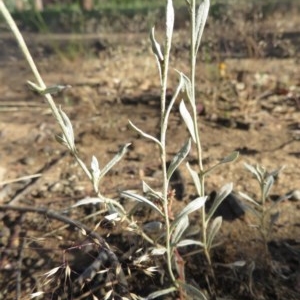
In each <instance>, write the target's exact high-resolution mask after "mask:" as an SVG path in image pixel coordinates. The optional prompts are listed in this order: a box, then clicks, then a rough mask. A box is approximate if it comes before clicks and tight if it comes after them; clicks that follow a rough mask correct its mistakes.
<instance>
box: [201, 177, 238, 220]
mask: <svg viewBox="0 0 300 300" xmlns="http://www.w3.org/2000/svg"><path fill="white" fill-rule="evenodd" d="M232 187H233V185H232V183H228V184H225V185H224V186H223V187H222V188H221V190H220V192H219V193H218V194H217V196H216V198H215V200H214V203H213V205H212V206H211V208H210V210H209V212H208V214H207V217H206V222H207V223H208V222H209V220H210V219H211V217H212V216H213V214H214V213H215V211H216V210H217V208H218V207H219V205H220V204H221V203H222V201H223V200H224V199H225V198H226V197H227V196H228V195H229V194H230V193H231V192H232Z"/></svg>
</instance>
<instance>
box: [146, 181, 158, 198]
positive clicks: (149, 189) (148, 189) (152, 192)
mask: <svg viewBox="0 0 300 300" xmlns="http://www.w3.org/2000/svg"><path fill="white" fill-rule="evenodd" d="M142 185H143V192H144V193H145V194H146V195H150V196H152V197H154V198H156V199H160V200H161V199H162V197H161V193H159V192H156V191H154V190H153V189H152V188H151V187H150V186H149V185H148V184H147V183H146V182H145V181H142Z"/></svg>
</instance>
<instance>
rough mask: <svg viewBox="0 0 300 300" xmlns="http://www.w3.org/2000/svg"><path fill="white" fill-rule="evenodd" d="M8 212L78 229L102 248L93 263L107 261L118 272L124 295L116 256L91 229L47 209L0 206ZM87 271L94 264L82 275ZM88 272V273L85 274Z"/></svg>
mask: <svg viewBox="0 0 300 300" xmlns="http://www.w3.org/2000/svg"><path fill="white" fill-rule="evenodd" d="M9 210H13V211H18V212H20V213H30V212H32V213H37V214H41V215H45V216H47V217H48V218H50V219H55V220H58V221H60V222H63V223H65V224H68V225H70V226H74V227H76V228H78V229H79V230H80V231H81V232H82V233H83V234H84V235H86V236H87V237H89V238H90V239H91V240H92V241H93V242H95V243H96V244H97V245H99V246H100V247H101V248H102V251H100V254H99V256H98V257H97V258H96V260H95V261H97V260H98V259H99V258H101V260H102V261H101V264H103V263H104V262H103V259H106V260H107V261H109V262H110V264H111V265H112V269H113V270H118V271H119V272H118V273H117V274H116V276H117V279H118V285H119V286H121V287H122V293H123V292H124V293H126V292H127V291H128V290H127V280H126V277H125V274H124V273H123V270H122V268H120V262H119V260H118V258H117V256H116V255H115V253H114V252H113V251H112V250H111V249H110V248H109V245H108V244H107V243H106V241H105V240H104V239H103V237H101V236H100V235H99V234H97V233H96V232H94V231H92V230H91V229H89V228H88V227H87V226H85V225H84V224H82V223H80V222H78V221H74V220H72V219H70V218H68V217H66V216H63V215H61V214H59V213H57V212H54V211H52V210H49V209H47V208H34V207H21V206H12V205H0V211H5V212H6V211H9ZM88 269H89V270H94V263H93V264H92V265H91V266H89V267H88V268H87V269H86V270H85V272H84V273H90V272H89V271H88ZM87 271H88V272H87ZM85 279H88V278H84V277H82V275H81V276H80V277H79V281H80V282H83V281H85Z"/></svg>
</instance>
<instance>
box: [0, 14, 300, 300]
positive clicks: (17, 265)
mask: <svg viewBox="0 0 300 300" xmlns="http://www.w3.org/2000/svg"><path fill="white" fill-rule="evenodd" d="M295 22H297V18H295ZM263 24H264V26H265V27H264V28H267V29H268V28H269V27H268V26H269V25H268V24H269V23H268V21H266V22H265V23H263ZM212 26H213V24H210V27H209V30H212ZM218 28H219V29H216V31H217V30H221V29H220V27H218ZM295 28H296V27H295ZM224 30H225V31H226V30H228V28H226V27H224ZM274 30H275V29H274ZM287 31H288V29H287ZM288 32H290V31H288ZM161 34H162V33H161V32H159V33H158V35H161ZM186 35H187V34H186V32H185V31H184V30H178V31H176V32H175V34H174V50H173V53H172V58H171V70H170V83H169V87H170V88H169V90H168V95H172V94H173V92H174V91H175V89H176V83H177V80H178V75H177V73H176V72H175V71H174V68H176V69H177V70H180V71H182V72H184V73H186V74H188V45H187V43H186V40H187V36H186ZM216 35H217V34H216ZM208 36H209V33H208ZM25 37H26V38H27V41H28V44H29V46H30V48H32V51H33V53H34V56H35V58H36V62H37V64H38V67H39V69H40V71H41V73H42V75H43V78H44V80H45V82H46V83H47V84H48V85H52V84H56V83H59V84H69V85H71V86H72V88H71V89H68V90H66V91H65V92H64V93H62V94H59V95H57V96H55V100H56V101H57V104H59V105H61V106H62V107H63V109H64V110H65V112H66V113H67V114H68V116H69V117H70V119H71V120H72V124H73V127H74V131H75V136H76V145H77V148H78V152H79V153H80V156H81V158H82V159H83V161H85V162H86V164H87V165H90V162H91V158H92V155H95V156H97V158H98V159H99V161H100V164H101V166H103V165H104V164H105V163H107V162H108V161H109V160H110V159H111V158H112V157H113V156H114V155H115V153H116V152H117V151H118V150H119V148H120V147H121V146H122V145H124V144H126V143H131V147H130V151H129V152H128V154H126V156H125V158H124V159H123V160H122V161H121V162H120V163H118V164H117V166H115V167H114V168H113V171H111V172H110V173H109V174H108V175H107V176H106V177H105V178H104V180H103V182H102V185H101V192H102V193H103V194H104V195H105V196H107V197H112V198H114V199H117V200H118V201H125V200H124V199H120V196H119V192H120V191H122V190H128V189H130V190H136V191H137V192H141V190H142V187H141V181H142V180H144V181H146V182H147V183H148V184H149V185H151V186H152V187H153V188H155V189H159V187H160V185H161V181H160V172H159V170H160V161H159V155H158V149H156V147H155V146H154V145H153V144H152V143H151V142H149V141H145V140H144V139H143V138H141V137H140V136H139V135H138V134H137V133H136V132H134V131H133V130H132V129H131V128H130V127H129V126H128V120H131V121H132V122H133V123H134V124H135V125H137V126H138V127H140V128H141V129H143V130H144V131H146V132H148V133H150V134H153V135H157V134H158V133H159V113H160V109H159V79H158V75H157V70H156V64H155V60H154V58H153V56H152V54H151V51H150V47H149V43H148V37H147V35H146V34H143V33H130V34H121V33H111V34H109V35H105V34H102V35H100V36H97V35H96V36H93V37H91V38H90V39H89V41H86V40H81V45H83V49H84V51H83V52H88V55H86V53H82V52H79V55H78V56H77V57H76V58H75V59H72V60H70V59H69V58H68V54H64V55H65V59H62V58H61V57H60V58H58V56H60V54H61V53H60V52H59V53H58V52H55V50H54V53H55V54H56V55H53V54H51V53H50V54H49V53H48V52H47V51H48V50H47V49H53V48H51V47H50V46H49V44H50V45H53V44H51V43H52V42H51V41H53V40H59V41H60V43H61V44H67V42H66V40H65V38H64V36H62V35H61V36H52V37H51V36H50V37H48V39H47V40H46V38H45V37H44V36H37V35H35V36H33V35H30V34H28V35H25ZM44 38H45V39H44ZM235 38H236V39H235ZM85 39H86V37H85ZM238 39H239V37H238V36H234V35H232V36H230V35H229V40H230V41H235V40H238ZM296 39H297V35H294V36H293V35H291V36H290V40H289V45H293V47H294V48H293V49H294V52H293V51H292V50H293V49H292V50H291V51H292V53H288V54H286V52H283V54H282V53H281V54H280V55H275V56H277V57H275V56H274V55H273V57H272V55H271V52H272V51H271V50H270V49H269V48H268V49H269V50H268V51H270V53H269V55H265V54H266V53H267V52H263V51H265V50H266V48H263V49H262V48H260V46H261V44H259V43H258V41H255V40H253V41H254V42H255V43H253V41H250V42H249V41H248V42H249V43H248V44H247V43H246V42H245V40H244V42H245V43H243V41H241V43H242V44H243V45H246V46H247V45H248V46H249V47H250V48H251V49H252V50H253V51H252V50H249V49H248V50H249V51H250V53H249V51H248V50H247V47H245V48H243V49H244V50H245V49H246V50H245V52H243V51H244V50H242V51H241V52H239V53H243V55H238V54H237V53H235V52H234V49H240V48H239V43H240V42H239V41H237V42H236V44H232V43H229V42H228V41H227V42H228V43H227V42H226V43H223V44H222V45H231V46H233V47H232V48H230V49H229V50H228V49H227V48H226V47H225V48H226V49H227V50H226V49H225V48H222V47H220V48H219V47H216V46H215V45H218V41H220V40H219V39H217V37H216V36H213V38H212V41H213V44H212V45H210V44H209V43H208V42H207V41H208V40H209V38H207V39H206V40H205V43H206V42H207V43H206V44H205V45H210V46H211V48H207V47H206V48H205V49H202V50H201V51H202V59H199V62H198V70H197V98H198V99H199V128H200V132H201V138H202V145H203V158H204V165H205V167H208V166H211V165H213V164H214V163H216V162H217V161H219V160H221V159H222V158H223V157H225V156H226V155H228V154H230V153H231V152H233V151H239V152H240V157H239V159H238V160H237V161H236V162H234V163H232V164H228V165H224V166H223V167H221V168H219V169H217V170H216V172H214V173H213V174H211V176H209V177H208V178H207V185H206V189H207V194H210V193H211V192H212V191H218V190H219V189H220V188H221V187H222V186H223V185H224V184H226V183H228V182H232V183H233V185H234V192H235V193H236V194H237V193H238V192H239V191H242V192H245V193H248V194H249V195H251V196H253V197H255V198H257V197H259V189H258V185H257V183H256V182H255V180H254V178H253V177H252V176H251V174H249V172H247V171H246V170H245V168H244V163H249V164H252V165H255V164H261V165H263V166H264V167H265V168H267V169H268V170H270V171H272V170H274V169H277V168H280V167H282V166H285V169H284V170H283V171H282V172H281V173H280V175H279V176H278V177H277V179H276V184H275V187H274V189H273V190H272V192H271V197H270V199H269V200H268V201H269V202H270V203H272V201H275V200H276V199H278V198H279V197H281V196H283V195H286V194H288V193H290V192H292V191H295V190H296V191H299V189H300V169H299V158H300V150H299V149H300V148H299V138H300V122H299V120H300V111H299V110H300V73H299V67H298V64H299V58H297V57H296V54H295V53H297V52H296V50H297V49H298V48H297V47H298V46H299V44H298V41H297V40H296ZM0 41H1V47H2V50H3V51H2V54H1V56H0V64H1V69H0V82H1V86H0V135H1V143H0V157H1V162H0V184H1V186H0V205H1V211H2V212H1V218H2V221H1V223H0V234H1V240H0V241H1V242H0V247H1V248H0V249H1V252H0V253H1V258H0V268H1V275H0V291H1V293H0V299H29V297H30V294H31V293H34V292H37V291H40V290H43V291H45V292H46V294H44V295H43V296H42V297H41V299H92V294H94V296H96V297H98V298H99V299H103V297H104V295H105V293H107V292H108V291H110V290H111V289H113V290H114V291H115V292H116V294H115V298H116V299H119V297H118V296H117V293H119V294H120V293H122V289H121V288H120V287H119V286H118V283H117V284H116V283H114V282H113V283H112V284H110V282H111V280H109V279H108V278H107V277H106V274H104V275H101V274H100V275H97V276H96V277H94V278H91V281H90V282H88V283H86V284H85V286H84V288H82V289H81V284H79V283H78V281H76V278H78V277H79V276H80V274H82V273H83V272H84V271H85V270H86V269H87V266H89V265H90V264H91V263H92V262H93V261H94V259H95V258H96V257H97V255H98V253H99V252H100V251H101V250H100V249H99V246H98V245H97V244H95V243H91V242H90V240H88V238H87V237H84V236H83V235H82V234H81V232H80V231H78V230H76V229H75V228H74V227H72V226H65V227H62V226H63V225H65V224H63V223H61V222H58V221H57V220H54V219H52V218H50V217H49V216H48V217H47V215H46V214H38V213H27V214H24V213H21V212H15V211H11V210H8V209H7V208H6V209H5V208H4V207H3V205H5V204H9V205H13V206H17V207H31V208H41V207H43V208H47V209H49V210H54V211H56V212H58V213H60V214H62V215H66V216H68V217H69V218H71V219H73V220H79V221H81V222H82V223H84V224H86V225H87V226H88V227H89V228H90V229H93V228H95V226H96V224H98V223H99V222H101V225H100V227H98V228H97V229H95V231H96V232H97V233H99V234H100V235H101V236H102V237H104V238H105V240H106V241H107V243H108V244H109V245H110V246H111V248H112V249H113V251H114V252H115V253H116V255H117V257H118V258H119V260H120V262H121V264H122V267H123V269H124V272H125V274H126V275H125V276H126V278H127V281H128V289H129V291H130V292H132V293H135V294H137V295H140V296H146V295H147V294H149V293H150V292H153V291H157V290H161V289H163V288H165V287H168V279H167V278H168V276H167V274H165V276H164V272H166V268H165V263H164V262H163V261H156V260H155V259H152V260H151V261H150V262H148V265H147V266H152V265H155V264H158V265H159V269H160V273H158V275H157V274H156V275H154V276H153V277H152V278H151V277H148V276H147V275H145V274H144V272H143V268H142V267H139V266H137V265H134V259H135V258H136V257H138V256H140V255H141V254H142V253H144V251H145V249H146V248H147V247H149V246H148V244H147V243H146V242H145V241H143V240H142V238H140V237H138V236H137V235H135V234H133V233H130V232H128V231H125V230H124V228H122V224H121V225H116V226H114V225H113V224H111V223H109V222H106V223H105V222H104V215H105V212H103V213H102V214H101V213H100V214H96V215H95V216H94V217H90V218H88V219H87V217H88V216H90V215H91V214H92V213H95V212H96V211H97V210H95V208H94V207H92V206H88V207H78V208H76V209H70V207H71V206H72V205H73V204H75V203H76V202H77V201H78V200H81V199H83V198H85V197H87V196H93V189H92V186H91V183H90V182H89V181H88V179H87V178H86V177H85V176H84V174H83V172H82V171H81V170H80V168H79V167H78V166H77V165H76V163H75V162H74V159H73V157H71V156H70V155H69V154H68V152H67V151H66V150H65V149H64V148H63V147H62V146H60V145H59V144H58V143H57V142H56V141H55V138H54V135H55V134H57V133H59V129H58V127H57V125H56V124H55V120H54V119H53V117H52V114H51V112H50V110H49V108H48V107H47V105H46V103H45V102H44V100H43V99H42V98H41V97H39V96H38V95H35V94H34V93H33V92H32V91H30V90H29V89H28V87H27V86H26V84H25V83H26V80H32V81H33V78H32V74H31V73H30V71H29V68H28V67H27V65H26V64H25V62H24V60H23V58H22V56H21V54H20V53H19V52H18V50H17V47H16V46H15V43H14V41H13V38H12V37H10V36H8V35H3V37H2V39H1V38H0ZM49 41H50V42H49ZM283 41H284V42H286V40H283V39H280V38H278V45H282V42H283ZM280 43H281V44H280ZM284 45H285V44H284ZM249 47H248V48H249ZM291 47H292V46H291ZM272 49H274V48H272ZM282 49H285V48H284V46H283V47H282ZM295 49H296V50H295ZM75 50H76V49H75ZM81 50H82V49H81ZM225 50H226V51H225ZM51 51H53V50H51ZM76 51H77V50H76ZM220 53H221V54H220ZM245 53H246V54H245ZM57 54H58V55H57ZM230 54H232V55H230ZM278 56H279V57H278ZM66 57H67V58H66ZM220 63H222V64H221V65H220ZM187 137H188V134H187V130H186V127H185V125H184V124H183V121H182V120H181V117H180V114H179V111H178V103H177V104H176V105H175V108H174V110H173V113H172V116H171V121H170V125H169V133H168V138H169V139H168V155H169V157H170V159H171V158H172V157H173V156H174V154H175V153H176V152H177V151H178V150H179V149H180V148H181V146H182V145H183V143H184V142H185V141H186V139H187ZM195 160H196V153H195V149H192V151H191V153H190V155H189V156H188V161H189V162H190V163H191V165H192V166H193V165H194V164H195ZM101 166H100V167H101ZM33 174H39V175H38V177H36V178H33V179H25V180H20V181H18V182H15V183H8V182H7V181H9V180H13V179H17V178H20V177H23V176H27V175H33ZM178 174H179V175H178V178H177V180H178V181H179V184H177V185H176V184H175V183H174V188H175V190H176V200H175V202H174V204H173V212H174V214H176V212H178V211H180V210H181V209H182V208H183V207H184V205H185V204H186V203H188V202H189V201H190V200H191V199H194V198H195V197H196V191H195V189H194V187H193V184H192V180H191V178H190V177H189V175H188V172H187V170H186V169H185V166H184V165H183V166H182V167H180V173H178ZM1 182H2V183H1ZM239 203H242V202H239ZM125 204H126V203H125ZM126 205H127V204H126ZM234 205H236V204H234ZM100 209H102V207H98V211H99V210H100ZM239 209H241V208H240V207H239V206H238V208H237V207H236V206H234V207H232V206H231V205H230V204H227V205H225V206H223V208H222V209H220V210H219V211H218V214H220V215H222V216H223V218H224V224H223V227H222V229H221V232H220V234H219V235H218V237H217V239H218V241H219V242H220V243H221V245H220V246H218V247H216V248H215V249H214V250H213V251H212V257H213V268H214V271H215V274H216V282H215V284H212V283H211V284H210V285H211V286H210V288H211V289H212V290H213V293H212V294H215V295H216V296H217V298H218V299H295V300H296V299H300V272H299V270H300V248H299V247H300V235H299V234H300V221H299V220H300V202H299V199H297V197H296V198H295V197H294V198H291V199H287V198H286V199H285V200H284V201H282V202H281V203H280V204H278V206H276V209H275V212H278V213H279V216H278V219H277V220H276V221H275V224H274V227H273V232H272V235H271V237H270V241H269V251H270V254H271V257H270V258H269V259H267V258H266V257H265V256H264V254H263V249H264V248H263V244H262V241H261V238H260V236H259V233H258V232H257V230H256V229H255V228H253V226H251V224H253V223H254V221H255V219H254V218H253V216H252V215H251V212H250V211H246V212H244V213H243V212H240V211H239ZM237 210H238V211H237ZM152 217H153V215H152V214H149V212H148V211H147V210H146V209H140V210H139V211H138V213H137V215H136V220H137V222H139V223H141V224H143V223H146V222H148V221H151V220H152V219H151V218H152ZM198 220H199V215H198V214H196V215H193V216H192V219H191V223H192V225H191V226H193V228H197V223H198V222H199V221H198ZM197 236H199V233H196V235H195V236H194V238H195V237H196V238H197ZM140 248H143V250H141V251H140V252H139V251H138V250H139V249H140ZM196 250H198V249H197V248H189V249H188V250H185V251H183V252H182V253H181V255H182V257H183V258H184V260H185V266H186V280H187V281H188V282H190V283H192V284H193V285H195V286H196V287H198V288H200V289H201V290H202V291H203V292H204V293H206V294H209V286H208V283H207V280H206V279H205V276H204V274H207V273H208V271H207V264H206V262H205V259H204V257H203V255H202V253H201V252H197V251H196ZM193 252H195V254H193ZM237 261H245V265H244V266H242V267H233V266H232V265H231V264H232V263H234V262H237ZM67 265H69V266H70V268H71V276H70V277H68V276H66V273H65V270H66V266H67ZM56 267H61V269H59V270H58V271H57V273H56V274H55V275H54V278H53V279H54V280H53V281H51V282H47V279H49V278H52V276H50V277H48V278H46V276H45V274H46V272H48V271H50V270H52V269H53V268H56ZM106 267H107V266H105V265H104V266H102V267H101V268H100V269H102V270H104V269H105V268H106ZM107 268H109V266H108V267H107ZM144 268H145V266H144ZM129 269H130V272H129ZM210 282H211V280H210ZM125 294H126V293H125ZM123 295H124V294H123ZM168 297H169V298H168ZM168 297H167V296H166V297H165V298H163V297H162V298H161V299H177V297H178V295H175V294H174V295H173V296H168Z"/></svg>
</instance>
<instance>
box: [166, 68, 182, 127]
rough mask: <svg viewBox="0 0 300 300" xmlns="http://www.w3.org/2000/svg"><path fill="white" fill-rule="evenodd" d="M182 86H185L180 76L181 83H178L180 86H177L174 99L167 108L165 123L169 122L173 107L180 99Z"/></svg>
mask: <svg viewBox="0 0 300 300" xmlns="http://www.w3.org/2000/svg"><path fill="white" fill-rule="evenodd" d="M179 74H180V72H179ZM182 86H183V77H182V76H180V79H179V83H178V85H177V89H176V92H175V94H174V95H173V97H172V99H171V101H170V103H169V105H168V108H167V110H166V113H165V116H164V121H165V122H167V121H168V118H169V115H170V112H171V109H172V107H173V105H174V103H175V101H176V99H177V97H178V95H179V93H180V91H181V89H182Z"/></svg>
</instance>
